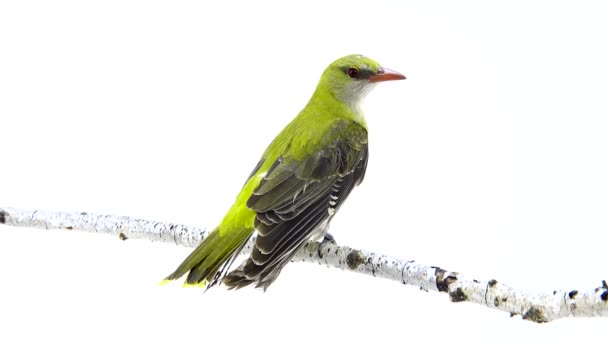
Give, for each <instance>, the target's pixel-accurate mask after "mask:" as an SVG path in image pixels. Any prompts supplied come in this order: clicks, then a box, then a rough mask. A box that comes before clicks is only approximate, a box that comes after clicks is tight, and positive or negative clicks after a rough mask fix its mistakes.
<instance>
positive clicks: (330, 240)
mask: <svg viewBox="0 0 608 342" xmlns="http://www.w3.org/2000/svg"><path fill="white" fill-rule="evenodd" d="M326 242H327V243H331V244H334V245H337V243H336V239H334V237H333V235H331V234H329V233H325V236H323V241H321V243H326Z"/></svg>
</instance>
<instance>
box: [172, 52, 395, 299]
mask: <svg viewBox="0 0 608 342" xmlns="http://www.w3.org/2000/svg"><path fill="white" fill-rule="evenodd" d="M353 70H356V72H355V71H353ZM374 75H377V76H374ZM387 75H388V74H385V73H384V70H383V69H382V68H381V67H380V66H379V65H378V63H376V62H375V61H373V60H371V59H369V58H366V57H363V56H360V55H351V56H346V57H343V58H341V59H338V60H337V61H335V62H334V63H332V64H331V65H330V66H329V67H328V68H327V69H326V70H325V72H324V73H323V75H322V76H321V80H320V81H319V84H318V86H317V89H316V91H315V92H314V94H313V96H312V97H311V99H310V101H309V102H308V104H307V105H306V107H305V108H304V109H303V110H302V111H301V112H300V114H299V115H298V116H297V117H296V118H295V119H294V120H293V121H292V122H290V123H289V124H288V125H287V126H286V127H285V128H284V129H283V131H281V133H279V135H278V136H277V137H276V138H275V139H274V140H273V141H272V143H271V144H270V145H269V146H268V148H267V149H266V151H265V152H264V154H263V155H262V158H261V160H260V162H259V163H258V165H257V166H256V168H255V169H254V171H253V173H252V174H251V176H250V177H249V179H248V180H247V182H246V183H245V185H244V186H243V188H242V190H241V192H240V193H239V195H238V196H237V199H236V201H235V203H234V204H233V206H232V207H231V208H230V210H229V211H228V213H227V214H226V216H224V219H223V220H222V222H221V223H220V224H219V226H218V227H217V228H216V229H215V230H213V231H212V232H211V233H210V234H209V236H208V237H207V238H205V240H203V241H202V242H201V244H200V245H199V246H198V247H197V248H196V249H195V250H194V251H193V252H192V253H191V254H190V255H189V256H188V257H187V258H186V259H185V260H184V261H183V262H182V264H181V265H180V266H179V267H178V268H177V269H176V270H175V272H173V273H172V274H171V275H169V276H168V277H167V279H168V280H173V279H178V278H180V277H182V276H183V275H185V274H186V273H188V276H187V278H186V283H187V284H193V285H196V284H204V283H207V284H208V286H212V285H214V284H215V283H216V282H217V281H218V280H220V279H221V278H222V277H223V282H224V284H225V285H227V286H228V287H229V288H240V287H243V286H247V285H249V284H252V283H255V284H256V286H257V287H263V288H264V289H266V288H267V287H268V286H269V285H270V284H271V283H272V282H273V281H274V280H275V279H276V277H277V276H278V275H279V273H280V271H281V269H282V267H283V266H284V265H285V264H286V263H287V262H288V261H289V260H290V259H291V257H292V256H293V254H295V253H296V252H297V251H298V250H299V248H300V247H301V246H302V245H303V244H304V243H306V241H308V240H310V239H311V238H318V237H319V236H321V237H322V235H324V234H325V231H326V229H327V226H328V225H329V222H330V221H331V218H332V217H333V215H334V214H335V212H336V211H337V210H338V209H339V207H340V205H341V204H342V203H343V202H344V200H345V199H346V197H347V196H348V194H349V193H350V191H351V190H352V189H353V187H354V186H355V185H358V184H359V183H360V182H361V181H362V180H363V176H364V174H365V169H366V166H367V158H368V149H367V126H366V123H365V121H364V118H363V114H362V113H361V111H360V109H359V102H360V100H361V99H362V98H363V97H364V96H365V94H366V93H367V92H368V91H369V89H370V88H371V86H372V85H373V84H374V83H375V82H377V81H372V78H373V77H377V78H378V81H382V80H389V79H398V78H387V77H386V76H387ZM391 75H399V76H401V78H404V77H403V76H402V75H400V74H398V73H393V74H391ZM381 77H384V78H385V79H382V78H381ZM254 232H257V238H256V242H255V245H254V247H253V250H252V252H251V254H250V256H249V258H248V259H247V260H245V262H243V264H241V265H240V266H239V267H237V268H236V269H235V270H233V271H231V272H229V273H227V271H228V268H229V267H230V264H231V261H233V260H234V257H235V256H236V254H237V253H238V252H239V251H240V248H241V247H242V246H243V245H244V244H245V243H246V242H247V241H248V239H249V238H250V237H251V236H252V234H253V233H254ZM226 273H227V274H226Z"/></svg>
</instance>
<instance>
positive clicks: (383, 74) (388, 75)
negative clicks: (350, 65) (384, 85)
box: [367, 67, 405, 83]
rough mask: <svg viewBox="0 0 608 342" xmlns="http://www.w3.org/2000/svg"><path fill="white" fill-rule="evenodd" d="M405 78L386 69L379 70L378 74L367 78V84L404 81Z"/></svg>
mask: <svg viewBox="0 0 608 342" xmlns="http://www.w3.org/2000/svg"><path fill="white" fill-rule="evenodd" d="M404 79H405V76H403V75H402V74H400V73H398V72H396V71H394V70H391V69H387V68H382V67H381V68H379V69H378V73H377V74H375V75H371V76H370V77H368V78H367V80H368V82H369V83H376V82H384V81H396V80H404Z"/></svg>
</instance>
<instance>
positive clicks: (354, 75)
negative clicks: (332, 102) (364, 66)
mask: <svg viewBox="0 0 608 342" xmlns="http://www.w3.org/2000/svg"><path fill="white" fill-rule="evenodd" d="M346 73H347V74H348V77H350V78H357V75H359V70H357V68H354V67H353V68H348V70H347V71H346Z"/></svg>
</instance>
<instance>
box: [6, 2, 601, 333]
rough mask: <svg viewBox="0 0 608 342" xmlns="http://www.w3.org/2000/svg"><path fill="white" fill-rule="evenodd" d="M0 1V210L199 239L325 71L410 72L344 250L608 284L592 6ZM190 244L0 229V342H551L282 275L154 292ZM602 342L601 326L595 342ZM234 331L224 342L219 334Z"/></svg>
mask: <svg viewBox="0 0 608 342" xmlns="http://www.w3.org/2000/svg"><path fill="white" fill-rule="evenodd" d="M422 3H423V2H419V4H408V3H405V2H396V1H395V2H389V1H384V2H382V1H374V2H371V1H370V2H353V1H348V2H332V3H331V4H329V3H321V2H320V3H313V2H309V1H307V2H306V4H300V5H298V4H294V3H288V2H282V3H266V2H261V1H255V2H244V1H243V2H235V1H233V2H223V3H222V4H221V5H219V4H207V3H201V2H198V1H192V2H181V1H167V2H160V1H130V0H120V1H99V2H92V1H85V2H83V1H71V2H70V1H53V2H48V1H40V2H34V1H3V2H2V3H1V4H0V154H1V156H2V159H1V163H0V182H1V185H0V206H13V207H22V208H31V209H44V210H61V211H87V212H95V213H107V214H116V215H129V216H133V217H140V218H148V219H157V220H163V221H170V222H176V223H185V224H191V225H199V226H205V227H213V226H214V225H215V224H217V223H218V222H219V220H220V219H221V217H222V216H223V214H224V212H225V210H226V209H227V208H228V207H229V206H230V204H231V202H232V200H233V199H234V197H235V195H236V194H237V192H238V190H239V189H240V187H241V185H242V183H243V181H244V180H245V178H246V176H247V175H248V174H249V172H250V170H251V169H252V168H253V166H254V165H255V164H256V162H257V160H258V158H259V156H260V155H261V153H262V151H263V150H264V148H265V147H266V145H267V144H268V143H269V142H270V140H271V139H272V138H273V137H274V135H275V134H277V133H278V132H279V131H280V129H281V128H282V127H283V126H284V125H285V124H286V123H287V122H289V120H291V118H292V117H293V116H295V115H296V114H297V112H298V111H299V110H300V109H301V108H302V106H303V105H304V104H305V103H306V102H307V100H308V98H309V96H310V95H311V93H312V91H313V90H314V87H315V85H316V82H317V80H318V78H319V76H320V74H321V72H322V71H323V69H324V68H325V66H326V65H327V64H329V63H330V62H332V61H333V60H334V59H336V58H338V57H341V56H343V55H346V54H351V53H362V54H365V55H367V56H369V57H371V58H374V59H376V60H378V61H379V62H380V63H382V65H384V66H386V67H388V68H391V69H395V70H398V71H400V72H402V73H404V74H405V75H406V76H407V77H408V79H407V80H406V81H400V82H391V83H386V84H381V85H380V86H378V87H377V88H376V89H375V91H374V92H373V93H372V94H370V96H369V97H368V100H367V101H366V106H365V107H366V114H367V119H368V124H369V127H370V149H371V151H370V154H371V157H370V162H369V167H368V172H367V176H366V180H365V182H364V183H363V185H362V186H361V187H359V188H358V189H356V190H355V191H354V192H353V194H352V195H351V197H350V199H349V201H348V202H347V204H346V205H345V206H344V207H343V208H342V210H341V212H340V214H339V215H338V216H337V218H336V219H335V220H334V221H333V225H332V229H331V232H332V233H333V234H334V236H335V237H336V239H337V240H338V242H339V243H341V244H346V245H350V246H353V247H359V248H364V249H366V250H371V251H377V252H382V253H385V254H389V255H394V256H398V257H402V258H408V259H416V260H417V261H419V262H424V263H428V264H433V265H438V266H441V267H443V268H446V269H449V270H455V271H461V272H464V273H467V274H469V275H472V276H475V277H477V278H480V279H490V278H496V279H498V280H499V281H503V282H505V283H507V284H510V285H513V286H515V287H520V288H525V289H529V290H530V291H552V290H554V289H563V290H570V289H581V290H582V289H591V288H594V287H596V286H599V285H600V284H601V283H600V282H601V280H602V279H604V278H607V277H608V274H607V272H606V270H607V269H608V267H607V265H606V252H605V248H606V241H608V231H607V229H606V227H607V225H608V209H607V208H608V177H607V175H608V134H606V132H608V100H607V97H606V96H607V95H606V94H608V63H607V62H606V61H608V39H607V38H606V37H608V20H607V19H606V18H607V14H608V10H607V8H606V7H603V6H602V5H603V2H602V1H597V2H586V1H570V2H558V1H546V2H542V1H519V2H518V1H510V2H508V4H507V3H506V2H505V3H504V4H503V5H501V6H495V5H490V4H489V2H487V1H479V2H470V1H469V2H463V1H457V2H456V1H444V2H437V1H434V2H430V1H426V2H424V4H422ZM189 252H190V250H189V249H186V248H182V247H177V246H171V245H165V244H160V243H151V242H147V241H134V240H128V241H126V242H121V241H119V240H118V239H117V238H114V237H108V236H97V235H93V234H82V233H80V234H79V233H74V232H44V231H39V230H29V229H25V228H12V227H7V226H1V227H0V286H1V287H0V325H1V328H0V340H5V341H22V340H23V341H24V340H30V341H31V340H43V339H44V340H59V339H61V340H63V341H83V340H84V341H86V340H92V341H97V340H104V341H105V340H107V339H111V340H114V341H117V340H127V339H131V340H137V341H156V340H164V341H167V340H171V341H177V340H182V341H183V340H190V341H209V340H212V339H215V338H229V339H230V340H237V339H238V340H248V341H258V340H263V341H275V340H277V341H278V340H280V341H290V340H329V339H330V338H332V339H334V340H335V339H336V338H337V339H338V340H347V339H348V340H369V339H371V338H379V340H412V339H414V338H415V339H421V338H425V339H430V340H439V339H456V340H464V339H467V340H469V341H488V340H493V341H514V340H538V341H547V340H553V341H562V340H564V341H565V340H572V339H573V338H578V339H580V340H589V339H591V338H593V339H596V340H597V338H601V337H600V336H605V331H606V329H605V327H606V323H607V321H606V319H605V318H604V319H567V320H559V321H556V322H553V323H550V324H545V325H537V324H533V323H529V322H525V321H522V320H521V319H520V318H519V317H517V318H509V317H508V314H506V313H501V312H498V311H494V310H489V309H485V308H483V307H480V306H477V305H472V304H467V303H464V304H452V303H449V302H448V299H447V296H446V295H445V294H438V293H425V292H421V291H419V290H418V289H416V288H414V287H410V286H402V285H400V284H397V283H391V282H388V281H383V280H378V279H373V278H370V277H365V276H360V275H355V274H351V273H348V272H342V271H336V270H333V269H327V268H324V267H319V266H317V265H310V264H299V263H294V264H289V265H288V266H287V267H286V269H285V270H284V271H283V273H282V275H281V277H280V278H279V279H278V280H277V281H276V282H275V283H274V284H273V285H272V286H271V287H270V288H269V290H268V291H267V292H266V293H263V292H261V291H259V290H255V289H244V290H242V291H238V292H234V291H230V292H229V291H226V290H225V289H223V288H217V289H214V290H213V291H209V292H207V293H205V294H202V291H200V290H182V289H181V288H180V286H179V285H178V284H176V285H175V286H166V287H158V286H157V283H158V281H159V280H160V279H162V278H163V277H164V276H166V275H167V274H168V273H169V272H171V271H172V270H173V269H174V267H176V266H177V264H179V262H181V260H182V259H183V258H184V257H185V256H186V255H187V254H188V253H189ZM600 334H602V335H600ZM226 336H228V337H226Z"/></svg>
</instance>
